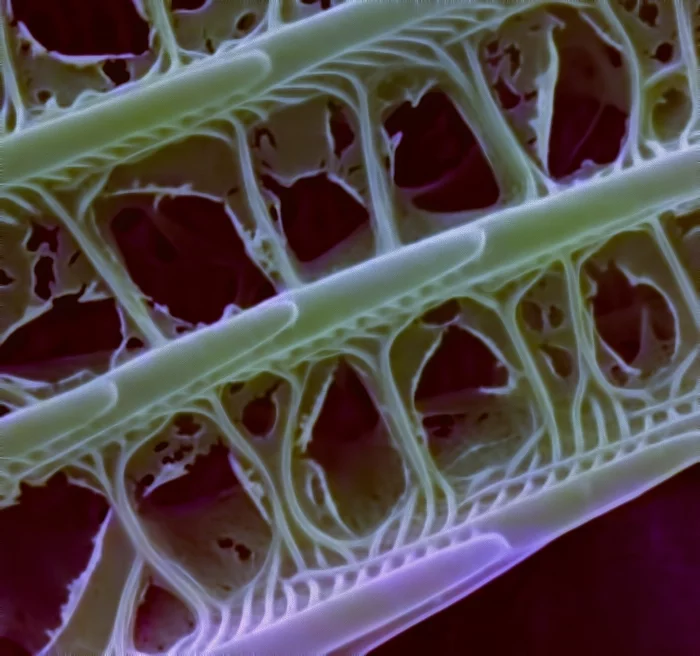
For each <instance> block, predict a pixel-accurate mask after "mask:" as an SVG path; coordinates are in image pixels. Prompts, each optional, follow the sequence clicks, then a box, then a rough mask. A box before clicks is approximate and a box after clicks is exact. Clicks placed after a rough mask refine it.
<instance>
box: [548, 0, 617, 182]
mask: <svg viewBox="0 0 700 656" xmlns="http://www.w3.org/2000/svg"><path fill="white" fill-rule="evenodd" d="M558 9H559V8H558ZM557 15H558V16H560V17H561V19H562V20H563V21H564V24H563V26H562V27H561V28H560V29H556V30H555V31H554V33H553V34H554V43H555V45H556V47H557V52H558V56H559V71H558V76H557V82H556V86H555V88H554V103H553V110H552V111H553V113H552V122H551V127H550V132H549V153H548V160H547V169H548V172H549V174H550V175H551V176H552V177H553V178H554V179H556V180H559V179H562V178H566V177H568V176H571V175H573V174H575V173H577V172H578V171H580V170H581V169H582V168H583V167H584V165H585V163H586V162H589V163H590V164H589V165H591V164H592V165H600V166H604V165H606V164H610V163H612V162H614V161H615V160H616V159H617V158H618V156H619V154H620V151H621V148H622V145H623V141H624V139H625V136H626V134H627V119H628V115H629V103H630V100H629V81H628V77H627V76H628V73H627V70H626V68H625V67H624V66H622V61H621V60H618V59H617V57H614V58H611V57H610V54H609V49H610V46H609V45H608V44H606V43H605V41H603V40H602V39H601V38H600V37H599V36H598V35H597V34H596V31H595V30H594V29H593V27H591V25H590V24H589V23H587V22H585V21H584V20H583V19H582V18H581V17H580V16H579V15H578V14H577V13H576V12H575V11H574V10H570V9H569V8H562V11H561V12H559V10H557Z"/></svg>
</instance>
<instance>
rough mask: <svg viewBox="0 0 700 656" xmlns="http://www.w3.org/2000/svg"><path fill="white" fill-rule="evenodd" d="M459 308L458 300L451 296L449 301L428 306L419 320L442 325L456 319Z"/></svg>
mask: <svg viewBox="0 0 700 656" xmlns="http://www.w3.org/2000/svg"><path fill="white" fill-rule="evenodd" d="M461 310H462V308H461V307H460V305H459V301H458V300H457V299H456V298H451V299H450V300H449V301H445V302H444V303H440V305H436V306H435V307H433V308H430V309H429V310H428V311H427V312H425V313H424V314H423V315H422V316H421V321H422V322H423V323H427V324H435V325H438V326H444V325H447V324H449V323H452V322H453V321H454V320H455V319H457V317H458V316H459V313H460V312H461Z"/></svg>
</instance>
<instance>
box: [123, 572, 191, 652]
mask: <svg viewBox="0 0 700 656" xmlns="http://www.w3.org/2000/svg"><path fill="white" fill-rule="evenodd" d="M194 627H195V618H194V615H193V614H192V611H191V610H190V609H189V608H188V607H187V606H186V605H185V603H184V602H183V601H182V600H181V599H180V598H179V597H177V596H176V595H175V594H173V593H172V592H171V591H169V590H168V589H167V588H165V587H162V586H161V585H157V584H156V583H154V582H152V581H151V582H150V583H149V584H148V585H147V586H146V587H145V589H144V591H143V593H142V595H141V599H140V601H139V605H138V609H137V610H136V616H135V618H134V634H133V640H134V647H136V649H138V650H139V651H140V652H145V653H147V654H162V653H164V652H166V651H168V649H170V648H171V647H172V646H173V645H174V644H175V643H176V642H177V641H178V640H180V639H181V638H183V637H185V636H186V635H189V634H190V633H192V631H193V630H194Z"/></svg>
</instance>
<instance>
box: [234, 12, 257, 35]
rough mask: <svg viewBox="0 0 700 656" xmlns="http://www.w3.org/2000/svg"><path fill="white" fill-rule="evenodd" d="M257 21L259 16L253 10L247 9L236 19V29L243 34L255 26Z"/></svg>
mask: <svg viewBox="0 0 700 656" xmlns="http://www.w3.org/2000/svg"><path fill="white" fill-rule="evenodd" d="M257 21H258V17H257V16H256V15H255V14H254V13H253V12H252V11H247V12H246V13H245V14H242V15H241V16H240V17H239V18H238V20H237V21H236V29H237V30H238V31H239V32H241V33H242V34H247V33H248V32H250V30H252V29H253V28H254V27H255V24H256V23H257Z"/></svg>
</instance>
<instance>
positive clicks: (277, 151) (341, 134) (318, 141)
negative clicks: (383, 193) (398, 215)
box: [249, 95, 383, 276]
mask: <svg viewBox="0 0 700 656" xmlns="http://www.w3.org/2000/svg"><path fill="white" fill-rule="evenodd" d="M359 129H360V128H359V125H358V121H357V118H356V116H355V114H354V112H353V110H352V108H350V107H348V106H346V105H345V104H343V103H341V102H340V101H339V100H338V99H337V98H334V97H331V96H328V95H323V96H321V95H319V96H318V97H316V98H313V99H311V100H309V101H307V102H304V103H300V104H298V105H293V106H289V107H284V108H282V109H280V110H279V111H276V112H275V113H273V114H272V115H271V116H270V117H269V119H268V120H266V121H265V122H264V123H258V124H255V125H254V126H253V127H252V128H251V130H250V133H249V134H250V137H249V142H250V148H251V152H252V155H253V160H254V167H255V169H256V173H257V175H258V179H259V181H260V183H261V186H262V189H263V192H264V194H265V196H266V198H267V199H268V210H269V213H270V216H271V217H272V221H273V222H274V223H275V225H276V227H277V229H278V231H279V234H280V236H281V238H283V239H284V241H285V242H286V245H287V248H288V250H289V251H290V252H291V255H292V257H293V259H294V260H295V261H296V263H297V264H298V266H299V268H300V270H301V272H302V273H303V274H304V275H306V276H316V275H321V274H324V273H327V272H328V271H329V270H332V269H335V268H340V267H343V266H346V265H347V264H351V263H353V262H356V261H358V260H360V259H365V258H369V257H371V256H372V255H373V253H374V235H373V227H374V225H373V224H374V223H375V222H376V221H381V220H383V217H380V218H378V217H373V216H372V209H371V208H372V201H371V197H370V195H369V188H368V180H367V173H366V169H365V162H364V156H363V151H362V148H361V145H360V140H359V138H358V135H359Z"/></svg>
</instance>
